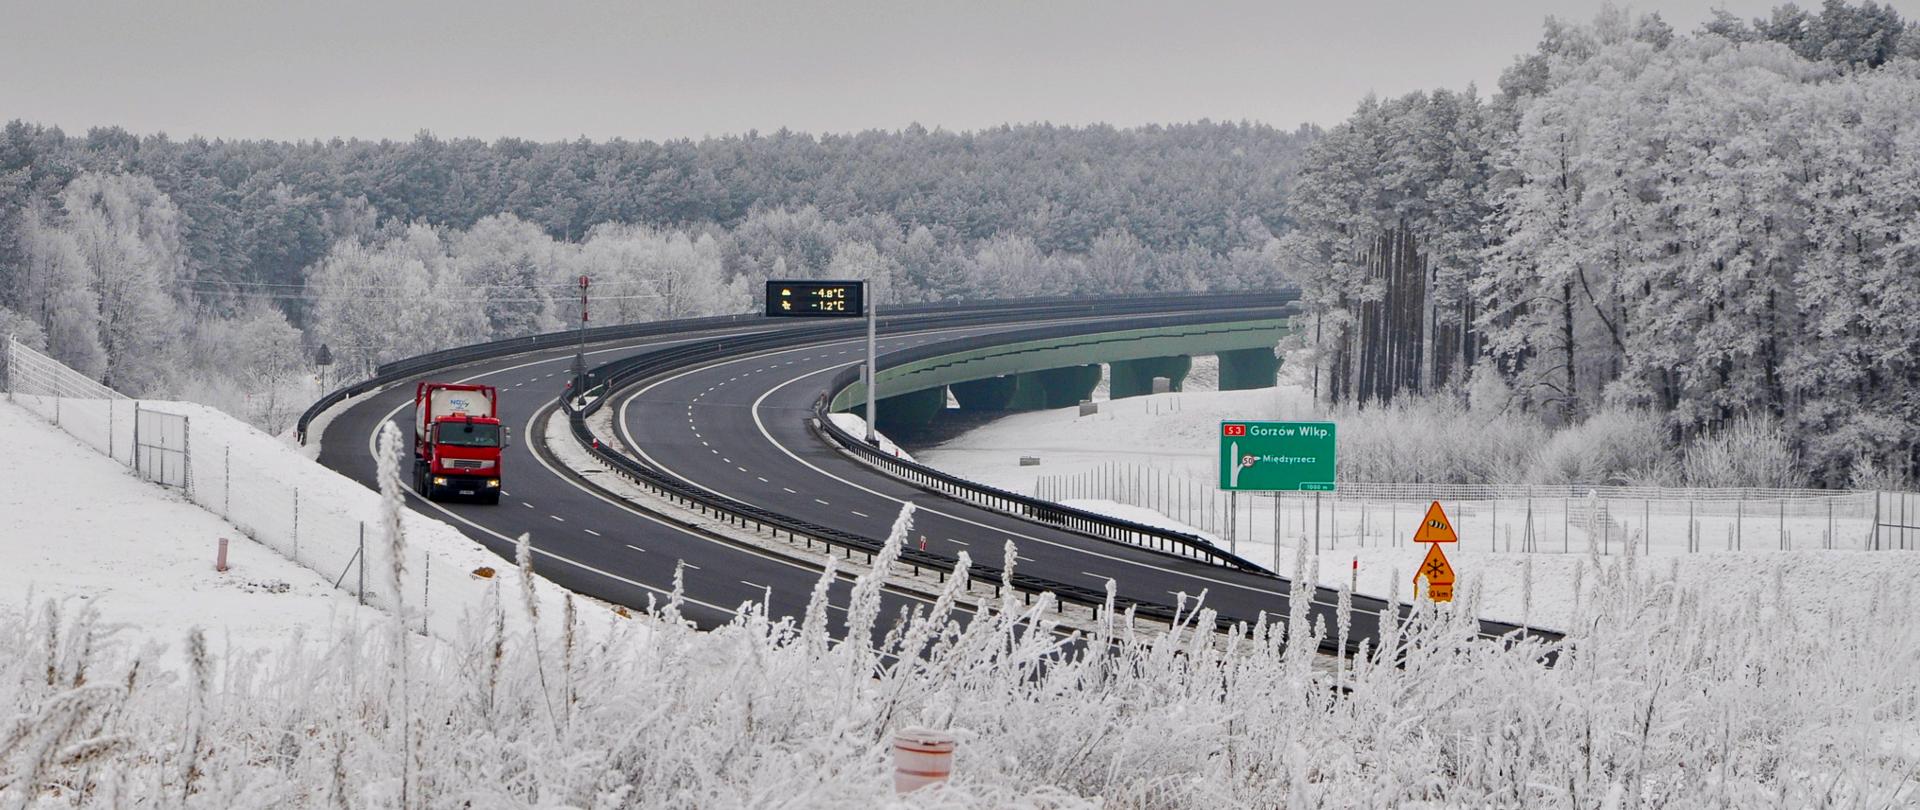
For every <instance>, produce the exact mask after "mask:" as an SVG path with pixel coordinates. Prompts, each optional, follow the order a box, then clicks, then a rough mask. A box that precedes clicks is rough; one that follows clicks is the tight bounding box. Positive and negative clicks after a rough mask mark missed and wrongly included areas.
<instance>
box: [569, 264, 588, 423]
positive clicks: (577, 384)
mask: <svg viewBox="0 0 1920 810" xmlns="http://www.w3.org/2000/svg"><path fill="white" fill-rule="evenodd" d="M590 283H591V280H590V279H588V278H587V277H586V276H581V277H580V328H579V329H578V330H577V331H578V332H579V333H580V345H579V347H578V348H576V349H574V352H573V396H574V399H575V400H576V401H577V400H579V398H581V397H584V396H586V395H587V376H586V375H587V286H588V285H589V284H590Z"/></svg>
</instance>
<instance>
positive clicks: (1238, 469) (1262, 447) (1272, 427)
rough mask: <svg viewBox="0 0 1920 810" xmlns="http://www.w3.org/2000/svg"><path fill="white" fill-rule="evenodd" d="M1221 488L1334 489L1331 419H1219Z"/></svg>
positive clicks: (1320, 490) (1265, 490)
mask: <svg viewBox="0 0 1920 810" xmlns="http://www.w3.org/2000/svg"><path fill="white" fill-rule="evenodd" d="M1220 488H1221V489H1223V490H1228V491H1235V490H1245V491H1249V492H1332V491H1333V423H1332V422H1236V421H1224V422H1221V423H1220Z"/></svg>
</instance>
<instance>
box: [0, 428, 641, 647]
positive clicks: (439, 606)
mask: <svg viewBox="0 0 1920 810" xmlns="http://www.w3.org/2000/svg"><path fill="white" fill-rule="evenodd" d="M141 407H143V408H145V409H146V410H148V411H152V412H158V413H165V414H174V415H178V416H183V417H185V418H186V420H185V423H184V424H186V425H187V431H186V433H187V434H188V435H187V438H188V441H187V442H186V443H185V446H186V448H187V449H188V451H189V452H188V453H187V454H186V458H187V463H186V472H187V475H186V479H185V480H186V481H187V486H185V487H184V488H177V489H168V488H164V487H160V486H158V485H154V484H148V483H144V482H141V481H140V480H139V479H137V478H135V477H134V476H132V475H131V474H130V472H129V471H128V470H127V468H126V466H125V465H124V464H122V463H119V462H116V461H115V460H112V459H109V458H107V457H105V456H103V455H101V454H100V453H99V452H98V451H97V450H95V449H94V448H92V447H89V446H88V445H87V444H85V443H82V442H80V441H78V440H77V439H76V438H75V437H73V436H70V435H67V434H64V433H62V432H60V429H59V428H55V427H54V426H52V425H49V424H47V423H46V422H45V421H42V420H41V419H40V418H39V417H37V416H35V415H34V414H32V413H30V412H28V411H26V410H25V409H22V408H18V407H15V406H14V405H11V404H7V405H5V408H4V412H5V414H6V418H7V420H8V421H9V423H10V424H9V429H8V430H7V431H5V433H6V435H9V436H11V435H13V434H14V433H19V434H20V435H23V436H33V437H36V438H35V441H36V443H37V444H36V445H35V449H34V452H33V453H32V454H29V453H28V452H27V450H26V448H21V449H20V452H19V453H18V455H17V456H16V457H15V458H13V459H10V461H11V464H10V465H9V467H8V470H7V473H6V474H7V475H10V476H15V477H19V478H20V479H22V480H21V491H41V490H44V489H45V487H44V486H42V485H40V484H37V483H35V482H36V481H37V480H39V479H40V478H41V477H42V476H41V472H40V471H41V469H42V468H46V469H48V470H54V471H59V470H65V471H68V472H69V473H70V475H68V476H67V477H66V478H65V479H64V480H65V481H66V482H67V483H65V484H62V486H63V487H67V488H69V489H71V490H72V493H73V494H72V495H71V496H70V497H73V498H77V499H79V501H78V502H79V503H80V504H84V508H75V509H71V510H65V511H61V512H52V511H50V510H18V513H19V515H20V517H19V518H16V517H14V516H12V515H9V516H7V517H6V518H5V520H7V521H8V522H9V523H13V522H16V521H27V520H30V521H34V522H35V523H36V525H34V526H32V527H28V528H27V529H26V530H25V531H14V530H13V529H12V527H11V526H8V527H5V528H6V529H7V530H6V531H5V532H4V536H5V537H6V538H7V539H6V541H5V542H6V543H7V544H8V545H10V546H11V545H13V544H15V543H32V544H35V546H36V547H37V548H38V549H39V550H38V551H36V552H33V553H36V554H39V555H40V558H41V559H42V560H44V561H45V563H44V564H45V566H46V569H45V570H46V571H47V572H51V571H53V570H57V569H64V570H67V571H69V572H93V573H95V574H98V575H99V576H100V577H101V579H102V580H103V581H106V582H112V581H114V580H116V579H117V572H116V571H114V570H111V569H103V568H102V566H106V565H116V566H125V569H124V571H125V572H140V571H145V572H147V573H146V577H147V578H148V579H149V580H150V581H152V583H153V584H152V586H151V587H152V589H153V592H154V594H155V598H156V599H164V595H165V593H166V592H167V591H168V590H174V591H185V592H193V593H196V594H197V593H199V592H200V591H201V590H205V588H203V587H201V584H200V583H201V582H202V581H204V580H205V577H202V576H201V575H199V574H195V575H194V577H193V579H192V580H190V581H187V582H172V581H167V580H163V579H158V578H156V577H155V576H154V574H155V572H158V571H174V570H179V571H191V570H192V569H193V565H191V564H188V563H187V562H186V561H188V560H195V559H197V560H199V561H201V563H203V564H204V567H206V568H207V569H208V570H209V571H210V570H211V567H212V565H213V554H214V549H215V548H216V544H217V540H218V538H220V537H227V538H229V539H230V540H231V541H232V542H231V543H230V548H229V558H230V563H232V564H234V565H235V570H234V571H233V572H230V574H229V576H228V577H227V579H226V580H224V581H227V582H240V581H244V579H246V578H249V577H250V576H251V573H250V572H252V571H255V570H260V568H259V566H271V567H272V570H273V571H275V572H276V573H274V574H273V576H271V577H270V578H269V579H268V583H267V587H266V590H273V589H277V588H278V587H280V586H279V585H277V584H275V583H292V582H295V581H299V582H306V583H311V582H320V583H324V584H325V585H326V586H327V587H326V590H325V591H324V592H322V591H312V593H313V594H314V595H315V596H317V597H320V598H323V599H324V600H325V601H326V602H328V603H333V602H336V601H338V600H340V599H345V600H346V602H347V603H354V602H356V601H357V598H356V597H357V595H358V594H359V593H360V589H361V587H362V585H363V584H364V587H365V595H366V603H367V604H368V605H370V606H373V607H376V608H379V609H380V610H382V611H384V612H386V613H388V614H394V613H396V612H397V613H399V614H402V615H404V617H405V619H406V623H407V626H409V627H412V628H414V629H416V630H424V631H426V632H428V633H429V634H430V635H432V636H434V637H436V638H438V639H441V640H443V641H445V640H449V639H454V638H458V637H459V636H460V635H461V634H462V633H463V632H465V631H466V629H467V625H468V623H469V621H470V619H471V616H473V615H476V614H477V612H478V611H479V610H480V608H481V606H482V604H483V603H484V602H485V600H486V599H487V598H488V592H489V590H490V589H491V588H493V587H494V584H495V583H496V582H501V584H503V585H505V586H508V587H514V588H518V587H519V582H518V571H517V570H515V568H514V566H513V564H512V563H511V562H508V561H505V560H503V559H502V558H501V557H500V556H498V555H496V554H494V553H492V552H490V551H488V550H487V549H485V548H483V547H481V546H480V545H479V544H477V543H475V542H474V541H473V540H471V539H469V538H468V537H467V536H466V535H464V534H461V533H460V532H459V531H458V530H456V529H454V528H453V527H452V526H450V525H448V524H446V523H444V522H442V521H439V520H436V519H433V518H430V517H427V516H425V515H421V514H419V513H416V512H413V511H411V510H402V513H401V525H402V526H403V527H404V537H405V542H404V548H402V549H401V551H400V554H401V555H402V557H403V562H402V565H401V566H400V567H401V570H400V572H399V573H398V575H397V576H396V574H394V573H393V571H394V568H395V566H394V553H393V552H394V545H393V544H392V543H390V542H389V541H388V538H387V534H386V532H385V530H384V528H383V522H382V509H381V496H380V494H379V493H376V492H373V491H370V490H368V489H367V488H366V487H364V486H361V485H360V484H359V483H357V482H355V481H353V480H351V479H348V478H346V477H345V476H342V475H340V474H339V473H336V472H334V471H332V470H329V469H327V468H325V467H322V466H320V465H319V464H318V463H317V462H314V461H313V460H311V459H310V458H308V457H307V455H306V453H305V452H304V451H303V450H302V449H301V448H299V447H296V446H293V445H291V444H289V443H288V442H287V441H286V440H284V439H280V438H275V437H272V436H268V435H267V434H265V433H262V432H260V431H259V430H256V429H254V428H253V427H251V426H249V425H247V424H246V423H244V422H241V421H240V420H238V419H235V418H234V417H232V416H229V415H227V414H226V413H225V412H222V411H220V410H218V409H215V408H211V407H207V406H204V405H198V404H195V403H189V402H159V401H154V402H143V403H141ZM66 428H67V429H69V430H81V431H85V430H96V429H98V428H99V426H92V425H86V424H83V423H79V422H71V423H69V424H67V425H66ZM120 432H121V438H122V439H123V440H124V438H125V435H126V434H127V432H128V429H127V428H126V427H124V426H122V427H121V428H120ZM150 439H152V440H153V441H156V442H159V441H161V440H160V439H157V438H152V437H150ZM172 444H173V445H174V446H180V443H179V442H177V441H175V442H173V443H172ZM151 452H152V453H153V455H154V456H155V457H158V456H160V455H163V454H162V453H161V452H160V451H151ZM399 452H405V451H404V449H402V450H400V451H399ZM121 455H124V454H121ZM169 458H170V459H171V458H173V457H171V456H169ZM167 463H168V464H171V465H173V466H172V469H173V470H174V471H175V476H174V477H175V479H176V480H178V471H179V462H178V461H175V460H169V461H168V462H167ZM401 463H404V460H402V461H401ZM50 474H51V473H50ZM109 492H111V493H114V494H111V495H109V494H106V493H109ZM10 494H11V493H10ZM29 502H34V503H37V502H38V501H29ZM156 510H158V511H156ZM63 521H64V522H63ZM36 535H37V536H39V537H40V538H47V539H44V540H38V541H36V540H35V539H34V537H35V536H36ZM363 540H364V543H365V554H364V556H362V554H361V551H362V545H361V544H362V542H363ZM89 543H109V544H121V545H122V546H123V548H122V549H121V551H122V553H118V554H105V553H104V552H103V556H104V557H105V558H107V559H108V560H111V562H110V563H98V564H96V562H95V560H96V558H95V557H94V556H92V555H90V554H86V553H82V552H79V551H75V552H74V553H71V554H69V553H68V552H67V549H85V548H87V544H89ZM149 552H150V553H152V554H154V555H159V556H156V557H155V558H154V559H152V560H149V559H148V558H147V557H146V554H148V553H149ZM167 555H173V556H167ZM170 560H177V561H178V562H179V565H178V566H177V567H169V566H170V565H172V563H171V562H169V561H170ZM149 564H152V565H155V566H157V567H156V568H154V569H152V570H150V571H149V570H148V569H147V568H146V567H145V566H147V565H149ZM538 566H539V561H538V558H537V557H536V561H535V568H536V570H537V569H538ZM363 569H364V570H363ZM291 572H303V573H299V574H298V575H297V576H295V575H292V573H291ZM10 575H11V574H10ZM236 575H237V576H236ZM21 576H32V577H40V576H41V573H40V572H38V571H36V572H35V573H32V574H21ZM70 576H85V574H83V573H71V574H70ZM502 580H504V582H502ZM47 581H48V582H50V583H51V582H55V581H59V580H58V579H57V578H55V577H51V576H49V577H48V578H47ZM336 582H337V583H339V585H338V589H337V590H336V589H335V588H334V583H336ZM536 582H537V585H538V587H536V589H535V593H536V595H537V598H538V599H539V600H540V602H541V604H542V605H543V606H544V608H545V611H544V612H545V614H546V616H548V617H552V616H557V615H558V612H559V611H560V609H561V601H562V599H563V597H564V593H563V591H561V589H559V588H558V586H555V585H553V584H551V583H549V582H546V581H545V580H544V579H537V580H536ZM140 587H147V586H145V585H142V586H140ZM222 587H226V588H233V587H240V586H234V585H228V586H222ZM310 590H311V589H307V588H304V587H303V588H292V587H290V586H289V587H288V592H289V593H308V592H309V591H310ZM219 592H220V591H219V590H218V589H215V590H212V591H209V593H213V594H216V595H217V594H218V593H219ZM277 595H282V594H277ZM283 601H289V602H290V601H291V600H283ZM13 607H18V606H13ZM156 607H157V606H156ZM582 607H583V608H584V607H585V604H584V603H583V606H582ZM289 609H291V610H293V611H294V612H295V613H298V614H300V615H310V614H311V612H312V611H313V610H315V609H317V608H315V607H314V606H306V607H291V606H290V608H289ZM602 609H605V608H604V607H603V608H602ZM171 611H179V612H180V615H181V617H182V619H181V622H180V623H179V624H178V625H177V626H173V625H167V626H165V629H166V631H167V632H166V633H165V635H164V638H165V639H166V640H168V641H172V642H177V641H178V640H179V638H180V634H179V633H178V632H174V631H177V630H179V629H180V628H181V627H184V626H186V625H190V624H198V625H203V626H206V627H208V628H210V629H212V628H220V627H223V626H231V627H234V628H237V629H236V637H237V638H239V639H242V640H246V639H251V638H255V637H256V635H255V634H253V633H251V632H248V631H247V629H246V628H249V627H256V626H257V627H259V628H261V629H262V631H263V632H262V633H260V634H258V635H257V637H258V638H259V639H261V640H268V639H270V638H271V636H270V634H271V632H272V628H273V627H275V624H274V622H273V621H272V616H273V615H274V612H273V611H272V610H263V611H259V612H257V613H255V612H252V611H248V612H238V613H232V614H228V612H227V611H226V610H224V608H223V603H222V602H221V600H220V599H218V598H213V597H209V598H208V599H200V598H198V597H196V598H193V599H186V600H175V602H174V604H173V605H172V606H171V608H170V609H156V610H154V611H153V612H152V614H151V615H154V616H157V617H165V616H168V615H171ZM125 613H127V614H128V615H129V616H135V615H142V614H141V612H140V611H131V610H130V611H125ZM223 616H226V618H222V617H223ZM301 624H303V625H311V624H312V623H311V622H303V623H301ZM213 637H214V638H216V639H218V638H219V631H217V630H216V631H215V632H214V636H213Z"/></svg>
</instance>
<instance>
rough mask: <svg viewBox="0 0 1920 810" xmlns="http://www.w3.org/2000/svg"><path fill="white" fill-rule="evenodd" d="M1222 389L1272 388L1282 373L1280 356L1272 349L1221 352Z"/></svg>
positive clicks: (1219, 355) (1219, 354)
mask: <svg viewBox="0 0 1920 810" xmlns="http://www.w3.org/2000/svg"><path fill="white" fill-rule="evenodd" d="M1218 357H1219V358H1220V390H1222V391H1245V390H1248V389H1252V388H1272V387H1273V386H1274V379H1275V377H1276V375H1278V374H1279V373H1280V358H1278V357H1275V356H1274V355H1273V350H1272V349H1233V350H1231V351H1224V352H1219V353H1218Z"/></svg>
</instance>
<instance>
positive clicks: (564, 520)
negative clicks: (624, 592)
mask: <svg viewBox="0 0 1920 810" xmlns="http://www.w3.org/2000/svg"><path fill="white" fill-rule="evenodd" d="M875 410H879V409H878V408H876V409H875ZM547 517H550V518H553V519H554V520H557V521H560V522H561V523H565V522H567V519H566V518H563V517H561V516H559V515H548V516H547Z"/></svg>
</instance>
